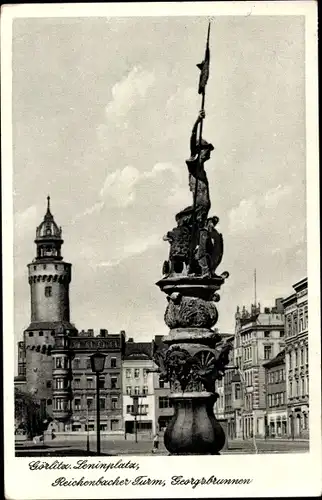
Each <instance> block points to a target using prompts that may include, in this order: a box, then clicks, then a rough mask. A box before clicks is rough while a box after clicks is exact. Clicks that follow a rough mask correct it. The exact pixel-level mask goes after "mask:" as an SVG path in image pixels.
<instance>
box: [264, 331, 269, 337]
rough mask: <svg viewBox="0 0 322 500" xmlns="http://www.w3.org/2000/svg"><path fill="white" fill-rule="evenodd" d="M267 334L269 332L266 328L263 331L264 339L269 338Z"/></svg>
mask: <svg viewBox="0 0 322 500" xmlns="http://www.w3.org/2000/svg"><path fill="white" fill-rule="evenodd" d="M269 334H270V332H269V331H268V330H267V331H265V332H264V337H265V339H268V338H269Z"/></svg>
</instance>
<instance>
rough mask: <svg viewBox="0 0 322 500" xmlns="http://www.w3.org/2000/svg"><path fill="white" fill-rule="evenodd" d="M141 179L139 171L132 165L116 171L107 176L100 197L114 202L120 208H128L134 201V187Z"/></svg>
mask: <svg viewBox="0 0 322 500" xmlns="http://www.w3.org/2000/svg"><path fill="white" fill-rule="evenodd" d="M139 177H140V173H139V171H138V170H137V169H136V168H135V167H132V166H131V165H127V166H126V167H124V168H123V169H122V170H120V169H118V170H115V171H114V172H112V173H110V174H108V175H107V176H106V179H105V181H104V184H103V187H102V189H101V191H100V197H101V198H104V199H107V198H108V199H109V200H113V201H114V204H116V205H117V206H119V207H127V206H128V205H130V204H131V203H132V202H133V201H134V192H133V187H134V185H135V183H136V182H137V180H138V179H139Z"/></svg>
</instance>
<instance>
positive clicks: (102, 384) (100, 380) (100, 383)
mask: <svg viewBox="0 0 322 500" xmlns="http://www.w3.org/2000/svg"><path fill="white" fill-rule="evenodd" d="M98 385H99V388H100V389H104V387H105V377H100V378H99V379H98Z"/></svg>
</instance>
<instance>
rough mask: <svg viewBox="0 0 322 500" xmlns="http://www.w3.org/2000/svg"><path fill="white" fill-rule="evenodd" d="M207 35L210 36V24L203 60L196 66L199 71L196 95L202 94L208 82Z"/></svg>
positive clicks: (208, 53)
mask: <svg viewBox="0 0 322 500" xmlns="http://www.w3.org/2000/svg"><path fill="white" fill-rule="evenodd" d="M209 35H210V22H209V25H208V35H207V45H206V52H205V58H204V60H203V61H202V62H201V63H200V64H197V67H198V68H199V69H200V70H201V73H200V78H199V89H198V94H204V92H205V88H206V85H207V82H208V78H209V66H210V49H209Z"/></svg>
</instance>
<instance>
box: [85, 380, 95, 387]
mask: <svg viewBox="0 0 322 500" xmlns="http://www.w3.org/2000/svg"><path fill="white" fill-rule="evenodd" d="M86 380H87V388H88V389H94V383H93V379H92V378H88V379H86Z"/></svg>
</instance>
